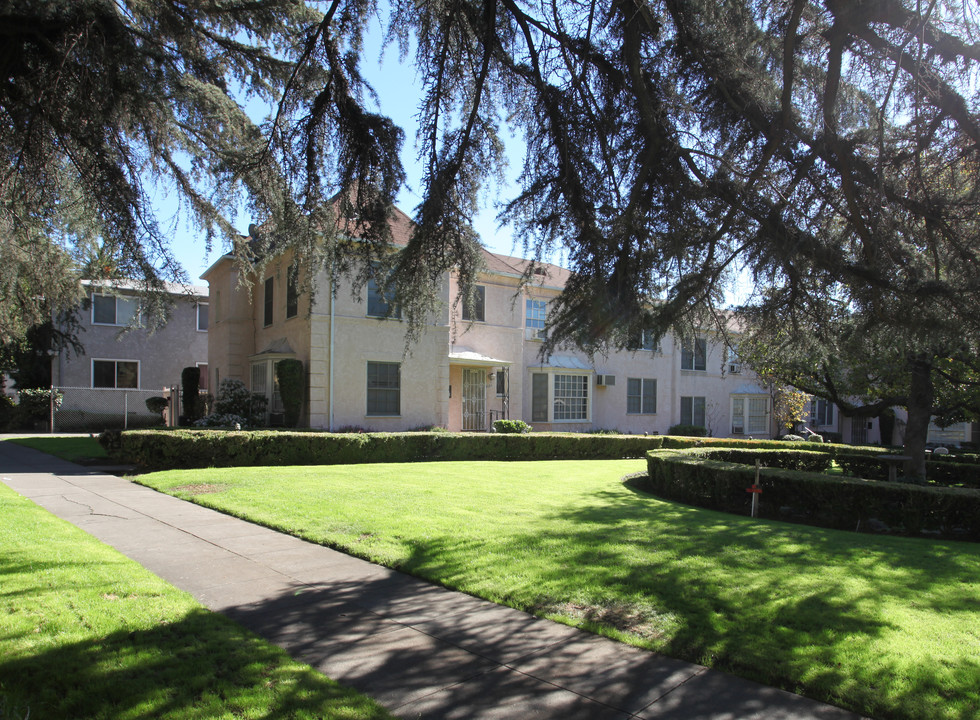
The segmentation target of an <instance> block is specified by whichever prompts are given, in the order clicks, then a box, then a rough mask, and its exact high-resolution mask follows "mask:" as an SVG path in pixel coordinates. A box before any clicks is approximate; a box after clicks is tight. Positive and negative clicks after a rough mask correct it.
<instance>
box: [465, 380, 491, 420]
mask: <svg viewBox="0 0 980 720" xmlns="http://www.w3.org/2000/svg"><path fill="white" fill-rule="evenodd" d="M486 418H487V384H486V373H484V372H483V371H482V370H471V369H469V368H463V430H486V429H487V420H486Z"/></svg>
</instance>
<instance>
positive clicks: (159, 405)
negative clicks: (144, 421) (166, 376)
mask: <svg viewBox="0 0 980 720" xmlns="http://www.w3.org/2000/svg"><path fill="white" fill-rule="evenodd" d="M169 404H170V401H169V400H167V398H165V397H159V396H156V397H148V398H147V399H146V409H147V410H149V411H150V412H151V413H154V414H156V415H162V414H163V411H164V410H166V409H167V406H168V405H169Z"/></svg>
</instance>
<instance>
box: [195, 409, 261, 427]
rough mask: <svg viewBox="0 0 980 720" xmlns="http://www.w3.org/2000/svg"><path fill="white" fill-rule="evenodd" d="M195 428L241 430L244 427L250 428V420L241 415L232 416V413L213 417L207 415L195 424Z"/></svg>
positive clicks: (213, 414) (212, 415) (213, 415)
mask: <svg viewBox="0 0 980 720" xmlns="http://www.w3.org/2000/svg"><path fill="white" fill-rule="evenodd" d="M194 426H195V427H209V428H217V427H223V428H234V429H235V430H241V429H242V428H243V427H247V426H248V420H246V419H245V418H244V417H242V416H241V415H232V414H230V413H224V414H221V415H218V414H215V413H212V414H211V415H206V416H204V417H202V418H201V419H200V420H196V421H195V422H194Z"/></svg>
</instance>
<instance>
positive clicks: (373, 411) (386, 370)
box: [367, 362, 401, 415]
mask: <svg viewBox="0 0 980 720" xmlns="http://www.w3.org/2000/svg"><path fill="white" fill-rule="evenodd" d="M367 414H368V415H400V414H401V367H400V365H399V363H389V362H369V363H368V364H367Z"/></svg>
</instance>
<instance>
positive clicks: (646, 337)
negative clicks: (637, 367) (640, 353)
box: [640, 330, 663, 355]
mask: <svg viewBox="0 0 980 720" xmlns="http://www.w3.org/2000/svg"><path fill="white" fill-rule="evenodd" d="M640 349H641V350H649V351H650V352H655V353H657V354H658V355H659V354H661V353H663V345H662V341H661V340H657V339H656V336H655V335H654V333H653V330H644V331H643V332H642V334H641V335H640Z"/></svg>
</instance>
